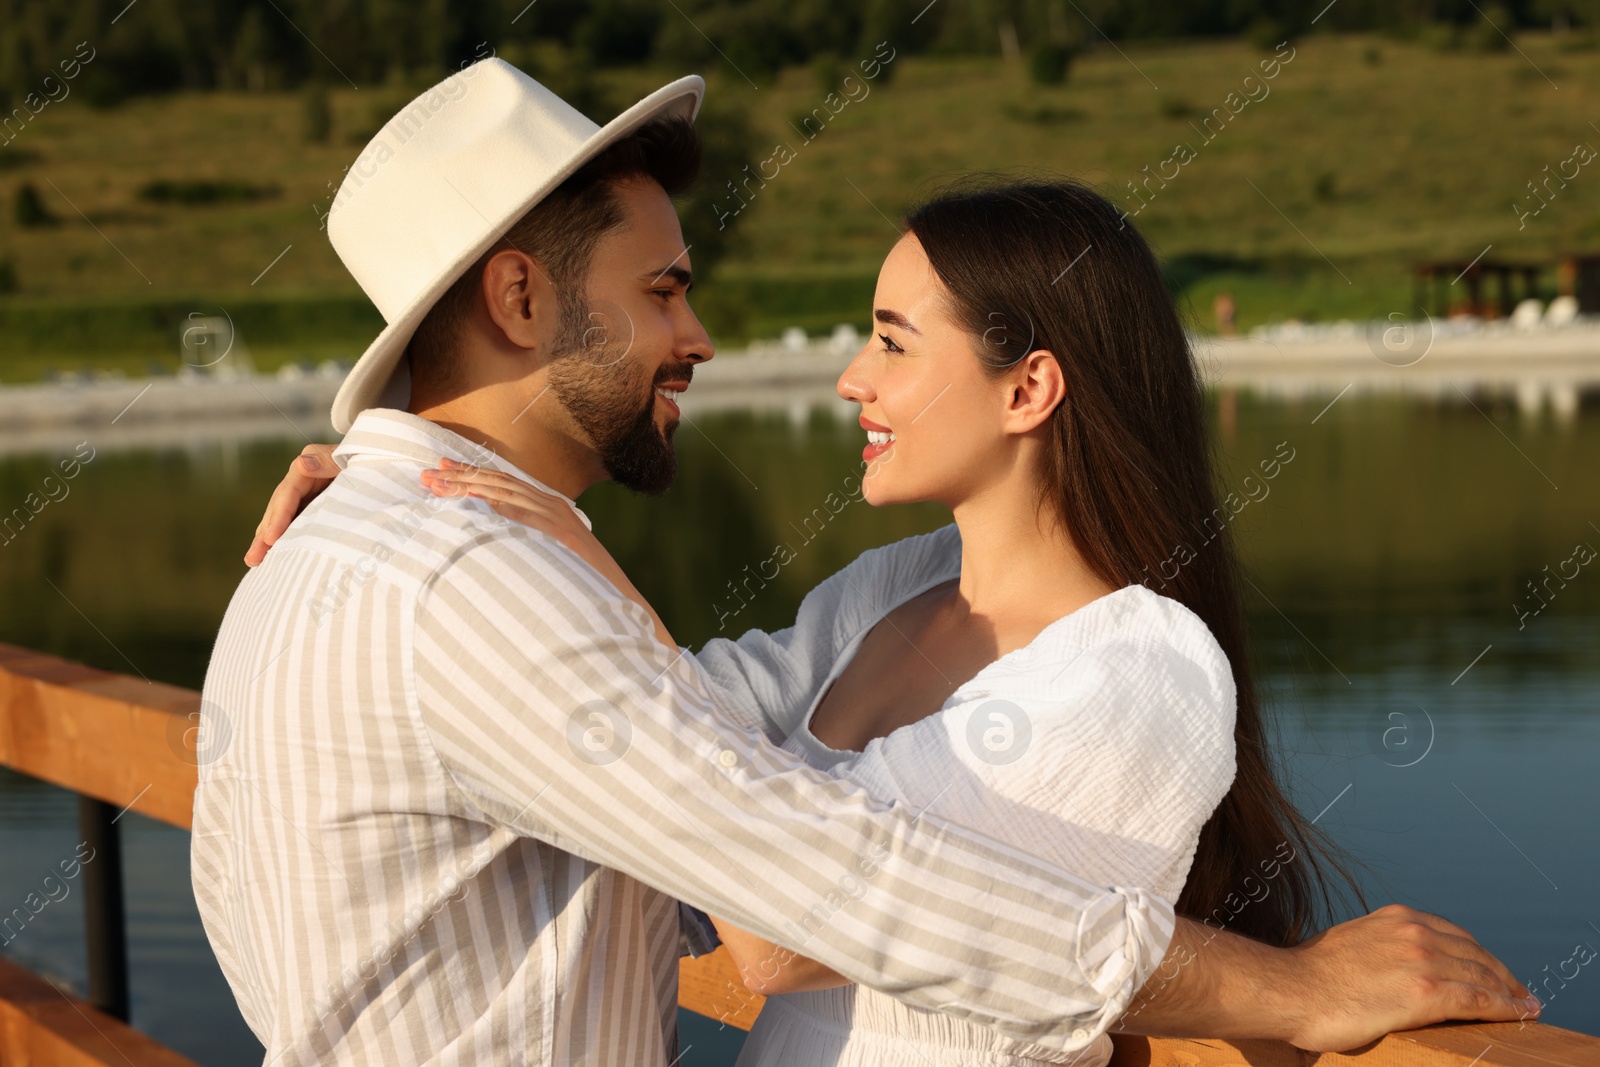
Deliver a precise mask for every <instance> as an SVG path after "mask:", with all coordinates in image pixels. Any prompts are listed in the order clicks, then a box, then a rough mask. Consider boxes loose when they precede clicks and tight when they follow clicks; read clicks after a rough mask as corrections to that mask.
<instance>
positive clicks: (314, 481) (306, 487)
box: [244, 445, 339, 567]
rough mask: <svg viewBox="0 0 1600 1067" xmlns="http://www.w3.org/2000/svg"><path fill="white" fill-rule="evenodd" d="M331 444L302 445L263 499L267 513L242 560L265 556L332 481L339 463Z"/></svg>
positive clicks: (253, 561)
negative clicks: (274, 485)
mask: <svg viewBox="0 0 1600 1067" xmlns="http://www.w3.org/2000/svg"><path fill="white" fill-rule="evenodd" d="M335 447H337V446H335V445H306V447H305V448H304V449H302V450H301V452H300V454H299V455H298V456H296V457H295V460H294V462H293V463H291V464H289V473H288V474H285V475H284V476H283V481H281V482H279V483H278V488H276V489H274V490H273V491H272V499H271V500H269V501H267V513H266V514H265V515H263V516H261V525H259V526H257V527H256V539H255V540H254V541H252V542H251V543H250V551H248V552H246V553H245V554H244V561H245V563H247V564H249V565H250V566H252V567H254V566H255V565H256V564H258V563H260V562H261V561H262V560H264V559H266V558H267V549H269V548H271V547H272V546H273V545H275V544H277V542H278V538H280V537H282V536H283V531H285V530H287V529H288V528H289V524H290V523H291V522H293V521H294V517H295V516H296V515H298V514H300V511H301V509H303V508H304V507H305V506H306V505H307V504H309V503H311V501H312V500H313V499H315V497H316V495H317V494H318V493H320V492H322V491H323V490H324V489H326V488H328V486H329V484H331V483H332V481H333V476H334V475H336V474H338V473H339V465H338V464H337V463H335V462H334V461H333V450H334V448H335Z"/></svg>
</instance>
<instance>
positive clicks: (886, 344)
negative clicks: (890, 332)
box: [878, 333, 905, 352]
mask: <svg viewBox="0 0 1600 1067" xmlns="http://www.w3.org/2000/svg"><path fill="white" fill-rule="evenodd" d="M878 340H880V341H882V342H883V350H884V351H885V352H904V351H905V349H903V348H901V347H900V346H899V345H897V344H895V343H894V342H893V341H891V340H889V338H888V337H887V336H886V335H884V334H881V333H880V334H879V335H878Z"/></svg>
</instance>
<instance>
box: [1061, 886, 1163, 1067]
mask: <svg viewBox="0 0 1600 1067" xmlns="http://www.w3.org/2000/svg"><path fill="white" fill-rule="evenodd" d="M1176 928H1177V916H1176V914H1175V913H1174V911H1173V907H1172V905H1171V904H1170V903H1168V902H1167V901H1166V899H1164V898H1163V897H1159V896H1157V895H1156V894H1154V893H1151V892H1150V891H1149V890H1145V889H1128V888H1123V887H1116V888H1114V889H1113V890H1112V891H1111V892H1109V893H1107V894H1105V895H1104V896H1102V897H1099V898H1098V899H1097V900H1096V901H1095V902H1094V903H1093V904H1092V905H1090V906H1089V907H1088V908H1086V909H1085V910H1084V913H1083V917H1082V918H1081V919H1080V920H1079V924H1078V963H1079V966H1080V967H1081V968H1082V972H1083V977H1084V980H1085V981H1086V982H1087V983H1088V985H1089V987H1090V988H1091V989H1093V990H1094V992H1095V993H1096V994H1098V996H1099V999H1101V1000H1102V1001H1103V1006H1102V1007H1101V1009H1100V1011H1099V1012H1098V1014H1097V1017H1093V1018H1090V1019H1087V1020H1085V1025H1084V1027H1083V1028H1081V1029H1079V1030H1077V1031H1074V1033H1073V1035H1072V1036H1073V1038H1074V1039H1075V1040H1074V1041H1073V1042H1072V1044H1073V1045H1078V1044H1079V1043H1080V1041H1081V1043H1082V1044H1088V1043H1089V1042H1090V1041H1093V1040H1094V1039H1096V1038H1098V1037H1099V1036H1100V1035H1101V1034H1103V1033H1105V1032H1106V1031H1107V1030H1109V1029H1110V1028H1111V1026H1112V1025H1113V1024H1115V1023H1116V1021H1117V1020H1118V1019H1120V1018H1121V1017H1122V1015H1123V1014H1124V1013H1125V1012H1126V1011H1127V1010H1128V1007H1129V1005H1130V1004H1131V1003H1132V1002H1133V997H1134V994H1135V993H1137V992H1138V991H1139V990H1140V989H1142V988H1143V987H1144V984H1145V982H1147V981H1149V979H1150V977H1151V975H1153V974H1155V971H1156V968H1157V967H1159V966H1160V965H1161V961H1162V960H1163V959H1164V958H1165V957H1166V954H1167V948H1168V947H1169V946H1170V945H1171V944H1172V936H1173V933H1174V931H1175V930H1176Z"/></svg>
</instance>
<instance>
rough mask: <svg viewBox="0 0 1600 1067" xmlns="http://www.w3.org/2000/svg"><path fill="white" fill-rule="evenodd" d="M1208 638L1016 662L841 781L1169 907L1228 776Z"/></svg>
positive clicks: (874, 749) (1228, 721) (1229, 718)
mask: <svg viewBox="0 0 1600 1067" xmlns="http://www.w3.org/2000/svg"><path fill="white" fill-rule="evenodd" d="M1194 624H1195V625H1196V626H1200V628H1201V629H1202V630H1203V626H1201V624H1200V623H1199V621H1198V620H1197V619H1196V620H1194ZM1209 638H1210V635H1209V634H1208V633H1207V634H1205V635H1204V638H1203V639H1202V640H1198V641H1184V640H1180V641H1178V642H1177V643H1174V641H1173V640H1172V639H1170V638H1168V637H1157V636H1139V637H1118V638H1115V639H1112V640H1108V641H1104V642H1101V643H1098V644H1096V645H1094V646H1092V647H1090V648H1087V649H1085V650H1083V651H1082V652H1081V653H1078V654H1076V655H1073V656H1071V657H1070V658H1069V659H1066V660H1065V661H1053V660H1052V659H1051V658H1050V657H1049V656H1048V655H1041V656H1037V657H1031V658H1030V662H1027V663H1024V664H1019V665H1018V666H1017V669H1016V670H1014V671H1004V672H998V673H997V674H996V676H995V677H994V678H993V680H992V681H991V682H989V683H987V684H985V685H982V686H974V687H971V688H970V689H968V690H966V691H964V692H962V693H961V694H960V695H961V700H960V701H959V702H958V703H955V704H953V705H950V706H947V707H946V708H945V710H944V711H943V712H942V713H941V714H939V715H936V716H931V717H929V718H928V719H925V720H923V721H922V722H919V723H917V724H914V725H913V726H911V727H908V728H905V729H902V730H897V731H895V732H894V733H892V734H890V735H889V736H888V737H885V738H881V739H878V740H876V741H873V742H872V743H871V744H869V745H868V746H867V750H866V751H865V752H864V753H863V754H862V756H861V757H859V758H858V759H856V760H854V761H852V762H851V763H850V764H848V765H847V766H848V770H846V771H845V773H846V775H847V776H849V777H852V778H854V779H855V780H857V781H859V782H861V783H862V784H864V785H866V786H868V787H869V788H874V789H879V790H888V791H892V792H893V793H894V794H895V795H898V796H899V797H900V798H901V799H902V800H904V802H905V803H907V804H908V805H910V806H911V807H912V809H913V810H923V809H926V810H927V811H929V812H931V813H938V814H941V815H944V816H945V817H946V818H954V819H958V820H960V821H962V822H963V823H965V824H967V825H970V826H972V827H974V828H975V829H980V830H983V831H985V832H989V833H994V834H996V835H997V836H999V837H1000V838H1001V839H1003V840H1006V841H1009V842H1012V843H1014V844H1016V845H1018V846H1019V847H1027V848H1029V849H1030V850H1031V851H1033V853H1034V854H1035V855H1037V856H1039V857H1040V858H1041V859H1044V860H1046V861H1048V862H1051V863H1059V864H1061V865H1062V866H1064V867H1066V868H1067V869H1069V870H1073V871H1079V872H1083V873H1085V874H1087V875H1088V876H1090V877H1092V878H1093V879H1095V880H1096V881H1099V882H1102V883H1104V884H1106V885H1112V886H1128V887H1140V888H1143V889H1146V890H1149V891H1152V892H1155V893H1158V894H1160V895H1162V896H1165V897H1167V898H1168V899H1176V897H1177V895H1178V893H1179V892H1180V891H1181V890H1182V888H1183V883H1184V881H1185V879H1186V878H1187V875H1188V871H1189V866H1190V864H1191V863H1192V861H1193V859H1194V850H1195V846H1196V844H1197V842H1198V840H1199V836H1200V829H1201V827H1202V826H1203V825H1204V824H1205V822H1206V821H1207V820H1208V819H1209V818H1210V817H1211V813H1212V812H1213V810H1215V808H1216V806H1217V804H1218V803H1219V802H1220V801H1221V800H1222V797H1223V796H1224V794H1226V793H1227V791H1228V788H1229V786H1230V785H1231V784H1232V782H1233V775H1234V743H1233V726H1234V710H1235V691H1234V687H1233V680H1232V674H1231V671H1230V670H1229V668H1228V663H1227V659H1226V657H1225V656H1224V655H1223V654H1222V651H1221V649H1220V648H1218V647H1216V646H1215V643H1214V642H1212V641H1210V639H1209Z"/></svg>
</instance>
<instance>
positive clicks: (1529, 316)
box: [1511, 296, 1544, 330]
mask: <svg viewBox="0 0 1600 1067" xmlns="http://www.w3.org/2000/svg"><path fill="white" fill-rule="evenodd" d="M1543 315H1544V304H1543V303H1541V302H1540V301H1539V300H1538V299H1536V298H1534V297H1531V296H1530V297H1528V299H1526V300H1524V301H1522V302H1521V303H1519V304H1518V305H1517V306H1516V308H1514V309H1513V310H1512V312H1511V328H1512V329H1514V330H1536V329H1538V328H1539V322H1540V319H1541V318H1542V317H1543Z"/></svg>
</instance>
